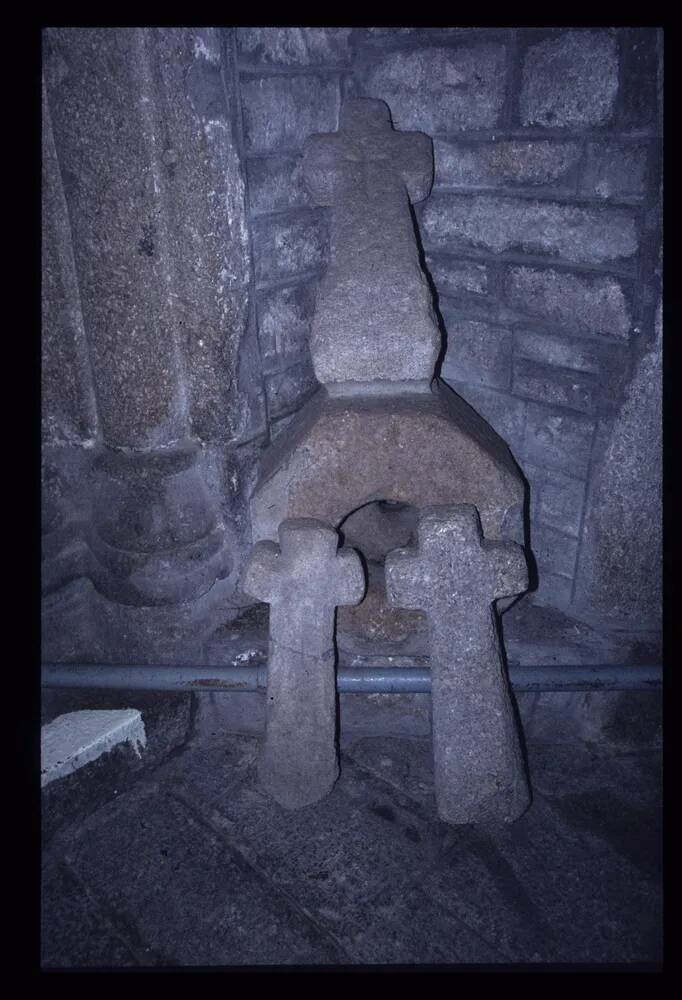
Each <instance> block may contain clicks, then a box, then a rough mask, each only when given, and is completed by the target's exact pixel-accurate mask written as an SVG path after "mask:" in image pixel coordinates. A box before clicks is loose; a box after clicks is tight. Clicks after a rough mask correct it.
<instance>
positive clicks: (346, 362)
mask: <svg viewBox="0 0 682 1000" xmlns="http://www.w3.org/2000/svg"><path fill="white" fill-rule="evenodd" d="M304 176H305V179H306V182H307V184H308V187H309V189H310V192H311V194H312V196H313V198H314V199H315V201H316V202H317V204H319V205H331V206H332V239H331V263H330V266H329V268H328V269H327V272H326V274H325V277H324V279H323V280H322V282H321V285H320V289H319V292H318V298H317V306H316V312H315V317H314V319H313V327H312V333H311V353H312V357H313V364H314V366H315V373H316V375H317V378H318V380H319V381H320V382H323V383H326V384H328V385H329V384H332V385H338V384H340V385H341V386H347V385H348V384H349V383H350V384H351V385H352V384H353V383H364V384H366V383H368V382H378V381H385V380H388V381H389V382H392V383H395V384H397V385H398V386H399V385H400V383H403V382H406V381H408V382H409V381H412V382H414V381H417V382H426V384H428V381H430V380H431V378H432V376H433V369H434V365H435V362H436V358H437V356H438V352H439V350H440V343H441V338H440V333H439V331H438V327H437V324H436V321H435V319H434V316H433V310H432V306H431V295H430V292H429V288H428V285H427V282H426V279H425V277H424V274H423V272H422V270H421V267H420V264H419V254H418V250H417V244H416V238H415V233H414V226H413V223H412V216H411V212H410V201H412V202H417V201H421V200H423V199H424V198H426V197H427V196H428V194H429V191H430V189H431V182H432V178H433V151H432V144H431V139H430V138H429V137H428V136H427V135H424V134H423V133H421V132H404V133H400V132H395V131H394V130H393V128H392V126H391V118H390V112H389V110H388V106H387V105H386V104H385V103H384V102H383V101H375V100H367V99H356V100H351V101H347V102H346V103H345V105H344V107H343V110H342V114H341V129H340V131H339V132H336V133H332V134H327V135H316V136H311V138H310V139H308V141H307V143H306V146H305V155H304ZM413 388H414V387H413Z"/></svg>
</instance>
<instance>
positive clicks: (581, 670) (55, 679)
mask: <svg viewBox="0 0 682 1000" xmlns="http://www.w3.org/2000/svg"><path fill="white" fill-rule="evenodd" d="M267 677H268V671H267V666H266V665H265V664H261V665H259V666H248V667H175V666H173V667H171V666H168V667H160V666H115V667H112V666H102V665H94V664H82V665H81V664H65V663H46V664H43V667H42V685H43V687H69V688H108V689H112V688H116V689H125V690H131V689H136V690H145V691H259V690H263V689H264V688H265V687H266V685H267ZM509 679H510V681H511V684H512V687H513V688H514V690H515V691H653V690H658V689H659V688H660V687H661V683H662V667H660V666H642V667H638V666H620V665H611V664H609V665H605V666H583V665H573V664H571V665H563V666H561V665H554V666H514V665H512V666H510V667H509ZM337 689H338V690H339V692H343V693H346V692H353V691H357V692H361V693H370V692H371V693H375V694H406V693H408V692H421V693H427V692H430V690H431V676H430V671H429V670H428V669H427V668H424V667H419V668H414V667H361V668H358V667H345V666H340V667H339V668H338V670H337Z"/></svg>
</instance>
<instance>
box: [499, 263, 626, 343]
mask: <svg viewBox="0 0 682 1000" xmlns="http://www.w3.org/2000/svg"><path fill="white" fill-rule="evenodd" d="M505 284H506V290H507V299H508V301H509V303H510V304H511V305H513V306H515V307H516V308H518V309H520V310H521V311H522V312H526V313H528V314H529V315H531V316H538V317H540V318H542V319H545V320H550V321H551V322H552V323H556V324H558V325H560V326H564V327H566V328H569V329H571V328H572V329H574V330H576V331H577V332H579V333H593V334H601V335H603V336H607V337H616V338H619V339H621V340H627V338H628V337H629V335H630V332H631V328H632V321H631V313H630V305H629V302H628V297H627V295H626V292H625V289H624V285H623V282H621V281H619V280H617V279H616V278H611V277H602V276H585V275H577V274H572V273H570V272H568V271H557V270H555V269H553V268H534V267H523V266H522V267H510V268H509V270H508V273H507V278H506V282H505Z"/></svg>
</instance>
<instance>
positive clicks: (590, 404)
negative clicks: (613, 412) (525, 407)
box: [512, 358, 599, 413]
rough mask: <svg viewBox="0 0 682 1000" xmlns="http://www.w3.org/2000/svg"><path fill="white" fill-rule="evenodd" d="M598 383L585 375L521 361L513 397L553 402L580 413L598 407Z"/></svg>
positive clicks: (517, 361) (515, 368) (592, 410)
mask: <svg viewBox="0 0 682 1000" xmlns="http://www.w3.org/2000/svg"><path fill="white" fill-rule="evenodd" d="M598 388H599V383H598V381H597V380H596V379H594V377H593V376H591V375H585V374H583V373H582V372H577V371H576V372H564V371H559V370H558V369H556V368H553V367H549V366H548V365H540V364H536V363H535V362H534V361H527V360H526V359H525V358H520V359H518V360H516V361H515V362H514V374H513V385H512V389H513V392H514V395H516V396H523V397H524V399H534V400H537V401H538V402H543V403H552V404H554V405H555V406H560V407H567V408H568V409H571V410H578V411H579V412H581V413H593V412H594V410H595V408H596V402H597V392H598Z"/></svg>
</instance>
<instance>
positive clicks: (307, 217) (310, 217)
mask: <svg viewBox="0 0 682 1000" xmlns="http://www.w3.org/2000/svg"><path fill="white" fill-rule="evenodd" d="M252 232H253V244H254V257H255V272H256V282H257V283H258V284H267V283H269V282H274V281H282V280H284V279H286V278H289V277H291V276H292V275H297V274H300V273H301V272H308V271H313V270H318V269H319V268H322V267H323V266H324V264H325V263H326V261H327V254H328V230H327V226H326V224H325V219H324V218H323V217H322V215H321V213H320V212H319V211H317V210H313V211H310V212H305V213H296V214H292V215H290V216H289V215H282V216H277V217H276V218H273V219H270V218H263V219H261V218H257V219H255V220H254V222H253V224H252Z"/></svg>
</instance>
